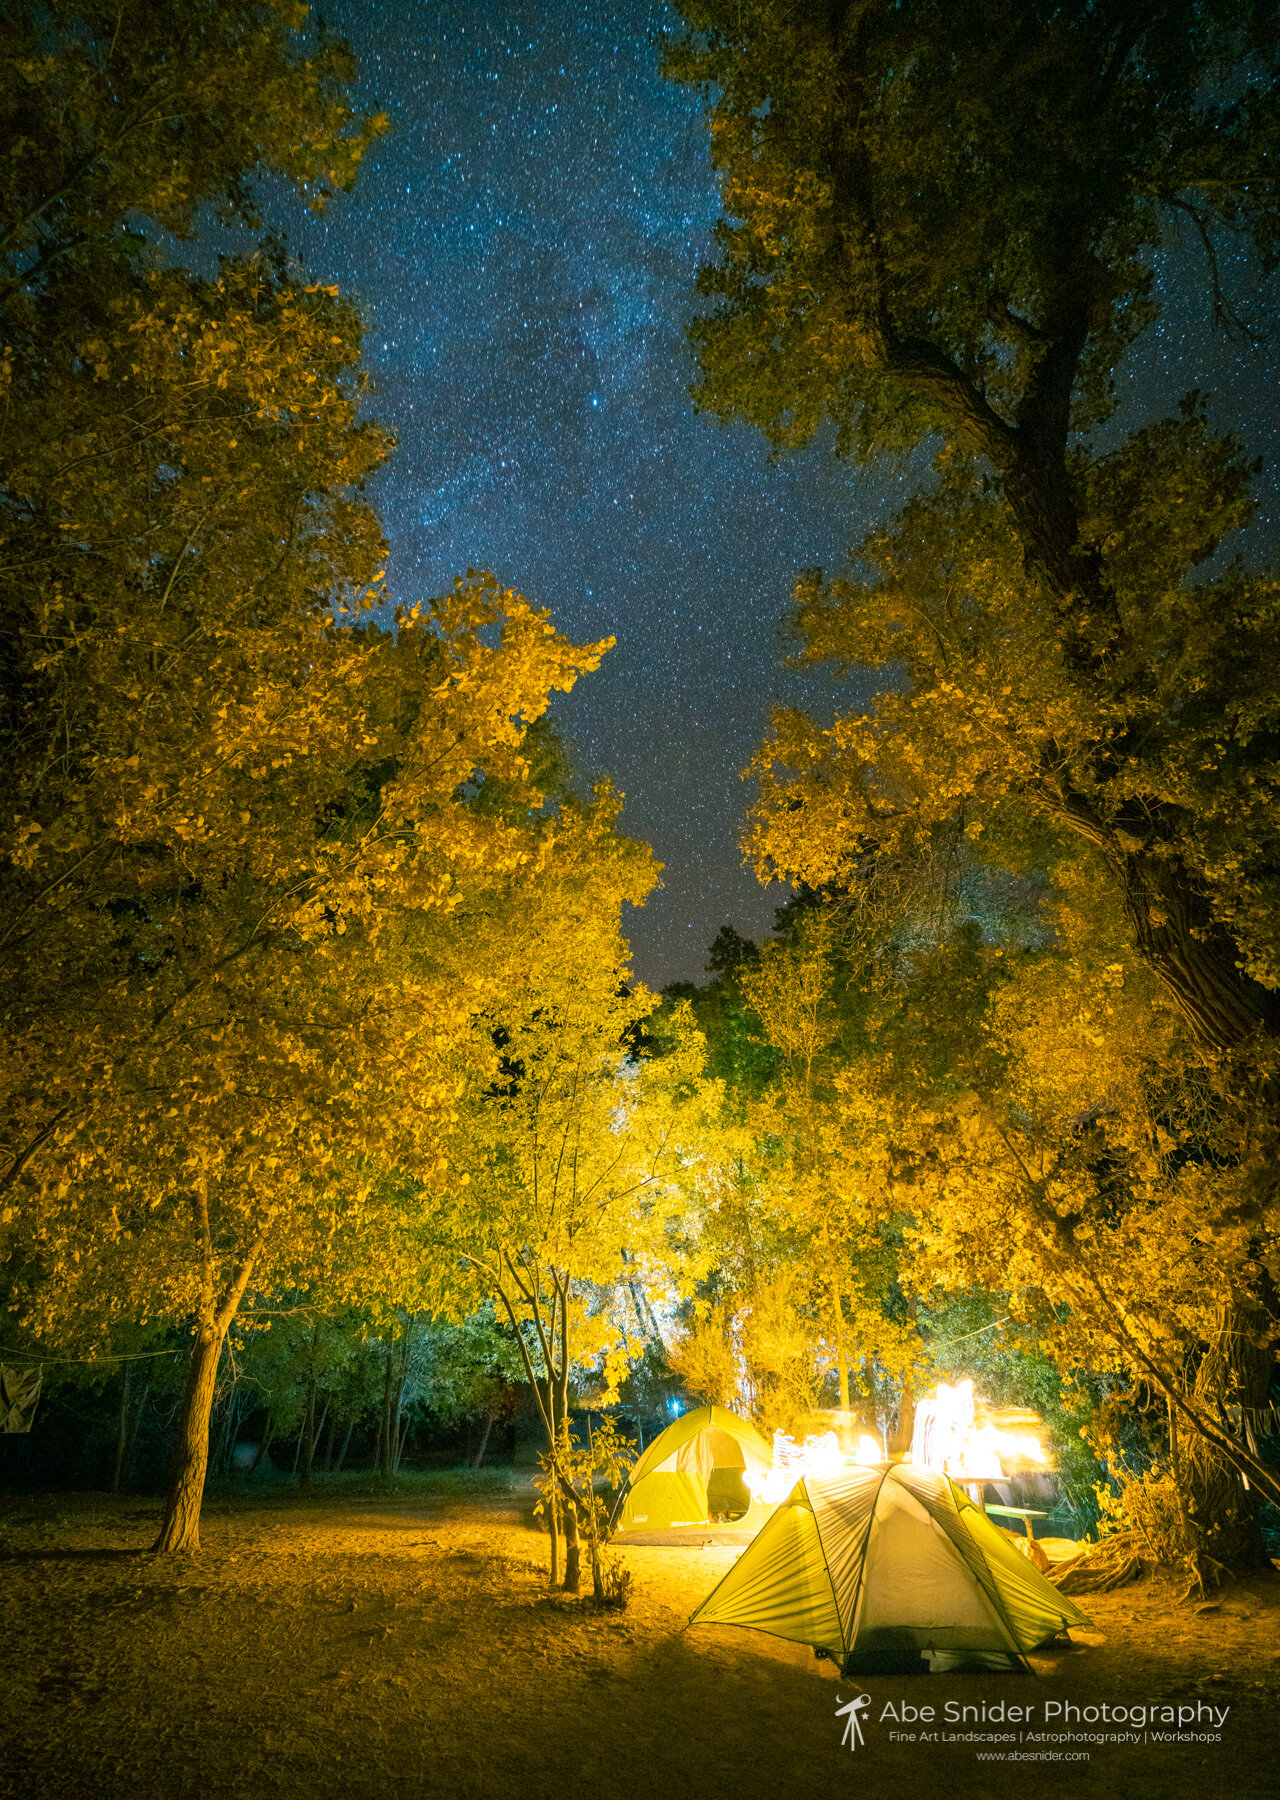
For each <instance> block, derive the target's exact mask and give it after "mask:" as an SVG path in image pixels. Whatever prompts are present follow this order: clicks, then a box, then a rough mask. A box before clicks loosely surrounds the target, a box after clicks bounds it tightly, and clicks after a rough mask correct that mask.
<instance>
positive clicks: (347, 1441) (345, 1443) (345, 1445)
mask: <svg viewBox="0 0 1280 1800" xmlns="http://www.w3.org/2000/svg"><path fill="white" fill-rule="evenodd" d="M355 1428H356V1422H355V1420H354V1419H348V1420H347V1435H346V1437H344V1438H343V1440H342V1448H341V1450H339V1452H338V1463H337V1467H336V1468H335V1469H334V1471H333V1472H334V1474H335V1475H340V1474H341V1473H342V1465H343V1463H344V1462H346V1460H347V1451H348V1450H349V1449H350V1448H351V1434H352V1432H353V1431H354V1430H355Z"/></svg>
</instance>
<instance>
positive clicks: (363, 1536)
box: [0, 1477, 1280, 1800]
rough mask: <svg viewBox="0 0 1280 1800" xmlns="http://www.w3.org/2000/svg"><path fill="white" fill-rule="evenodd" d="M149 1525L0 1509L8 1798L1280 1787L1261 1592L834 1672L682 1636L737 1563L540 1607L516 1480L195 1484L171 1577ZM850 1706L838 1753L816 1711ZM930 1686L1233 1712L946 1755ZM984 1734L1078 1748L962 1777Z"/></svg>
mask: <svg viewBox="0 0 1280 1800" xmlns="http://www.w3.org/2000/svg"><path fill="white" fill-rule="evenodd" d="M157 1514H158V1507H157V1505H156V1504H155V1503H154V1502H151V1503H144V1502H142V1501H140V1500H137V1499H134V1500H122V1501H112V1500H109V1499H107V1498H105V1497H103V1496H99V1495H84V1496H67V1495H57V1496H54V1497H51V1498H49V1499H39V1498H25V1497H24V1498H14V1499H3V1500H0V1658H2V1666H0V1795H3V1796H5V1800H9V1797H10V1796H12V1797H15V1800H34V1797H39V1800H45V1797H46V1796H47V1797H48V1800H80V1797H81V1796H84V1797H88V1796H93V1800H117V1797H119V1800H124V1797H126V1796H127V1797H128V1800H186V1797H187V1796H192V1797H194V1796H200V1797H201V1800H223V1797H225V1796H232V1795H234V1796H240V1795H244V1796H253V1797H254V1800H257V1797H258V1796H264V1795H276V1794H283V1795H288V1796H293V1795H298V1796H302V1795H305V1796H307V1797H308V1800H331V1797H332V1800H364V1797H365V1796H368V1797H369V1800H373V1797H374V1796H376V1797H377V1800H392V1797H395V1800H400V1797H402V1796H403V1797H414V1796H418V1795H432V1796H434V1795H442V1796H450V1797H451V1800H452V1797H455V1796H456V1797H457V1800H472V1797H475V1800H498V1797H505V1796H508V1795H510V1796H519V1797H520V1800H543V1797H544V1796H546V1797H547V1800H551V1796H555V1800H606V1797H607V1800H649V1797H650V1796H653V1797H654V1800H659V1797H661V1800H684V1797H685V1796H689V1800H694V1797H696V1800H720V1796H725V1800H775V1797H779V1800H790V1797H791V1796H797V1797H799V1796H805V1797H813V1800H827V1796H835V1795H840V1796H845V1795H849V1796H854V1795H856V1796H859V1797H860V1800H861V1797H862V1796H872V1797H873V1800H880V1797H881V1796H884V1797H885V1800H898V1796H899V1795H907V1794H910V1795H911V1796H912V1797H913V1800H914V1797H917V1796H918V1797H920V1800H929V1797H931V1796H933V1795H938V1796H944V1795H945V1796H947V1797H948V1800H967V1797H968V1796H971V1795H972V1796H979V1795H981V1796H1006V1795H1008V1796H1013V1795H1016V1796H1018V1800H1026V1797H1027V1796H1039V1795H1041V1794H1058V1793H1064V1794H1069V1795H1071V1796H1073V1797H1074V1796H1077V1795H1079V1796H1092V1795H1104V1794H1105V1795H1125V1796H1130V1795H1140V1796H1151V1797H1152V1800H1183V1797H1186V1800H1192V1797H1194V1800H1217V1797H1218V1796H1221V1797H1222V1800H1252V1797H1253V1796H1263V1795H1266V1796H1268V1797H1269V1800H1274V1797H1275V1796H1276V1795H1278V1794H1280V1772H1278V1765H1280V1755H1278V1754H1277V1752H1278V1750H1280V1730H1278V1729H1277V1709H1278V1707H1280V1632H1278V1631H1277V1624H1278V1623H1280V1577H1278V1578H1274V1579H1270V1580H1267V1579H1258V1580H1256V1581H1252V1582H1249V1583H1245V1584H1241V1585H1238V1586H1236V1587H1232V1588H1230V1589H1228V1590H1227V1591H1226V1592H1225V1593H1224V1595H1223V1596H1222V1598H1221V1601H1220V1603H1219V1604H1218V1605H1217V1606H1216V1607H1214V1608H1213V1609H1212V1610H1208V1611H1203V1610H1202V1611H1197V1610H1195V1608H1194V1607H1193V1606H1189V1605H1184V1604H1180V1603H1179V1602H1178V1598H1177V1592H1176V1590H1175V1589H1174V1588H1172V1587H1170V1586H1169V1585H1167V1584H1165V1583H1164V1582H1161V1581H1149V1582H1145V1583H1142V1584H1138V1585H1134V1586H1131V1587H1128V1588H1125V1589H1123V1590H1121V1591H1120V1592H1118V1593H1116V1594H1114V1595H1107V1596H1102V1597H1100V1598H1097V1599H1094V1598H1090V1599H1088V1600H1085V1601H1082V1602H1081V1604H1082V1605H1083V1606H1084V1607H1085V1609H1086V1610H1088V1611H1089V1612H1091V1613H1092V1615H1093V1618H1094V1623H1095V1626H1096V1629H1095V1630H1093V1631H1090V1632H1088V1633H1078V1634H1076V1635H1077V1638H1078V1639H1080V1640H1083V1641H1078V1642H1076V1643H1075V1644H1073V1646H1072V1647H1071V1648H1064V1649H1061V1650H1058V1651H1055V1652H1054V1653H1052V1654H1046V1655H1038V1656H1037V1657H1036V1658H1035V1659H1034V1662H1035V1668H1036V1677H1037V1679H1034V1680H1033V1679H1031V1678H1029V1677H1027V1676H1026V1675H1021V1676H1013V1675H1004V1676H995V1675H992V1676H974V1675H949V1676H947V1675H939V1676H925V1677H919V1676H917V1677H912V1678H907V1677H899V1678H889V1677H882V1678H869V1679H864V1680H861V1681H854V1682H852V1683H850V1682H844V1681H840V1680H838V1679H837V1678H836V1676H835V1673H834V1670H833V1669H832V1668H831V1666H830V1665H829V1664H820V1663H818V1662H816V1661H815V1660H814V1659H813V1657H812V1654H811V1652H809V1651H808V1650H807V1649H801V1648H797V1647H794V1646H791V1645H787V1644H784V1643H781V1642H779V1641H776V1640H774V1639H770V1638H768V1637H764V1636H762V1635H760V1634H758V1633H755V1632H744V1631H734V1630H729V1629H725V1628H719V1627H716V1628H708V1627H695V1628H693V1629H692V1630H689V1631H686V1630H685V1629H684V1626H685V1622H686V1620H687V1618H688V1616H689V1614H690V1612H692V1610H693V1608H694V1606H695V1605H696V1604H697V1602H698V1601H699V1600H700V1599H701V1598H702V1597H703V1596H704V1595H705V1594H706V1593H708V1592H709V1591H710V1589H711V1588H712V1587H713V1586H714V1584H715V1583H716V1581H717V1580H718V1579H719V1578H720V1576H721V1575H722V1574H723V1573H724V1571H725V1570H726V1569H727V1568H728V1567H729V1566H730V1564H731V1563H732V1561H733V1559H734V1557H735V1556H736V1555H738V1554H739V1552H738V1551H737V1550H736V1549H733V1548H727V1549H726V1548H715V1547H711V1548H707V1549H705V1550H675V1551H672V1550H664V1549H656V1548H632V1549H629V1550H627V1551H625V1552H623V1554H624V1555H625V1558H626V1561H627V1563H628V1565H629V1566H630V1568H631V1570H632V1572H633V1577H634V1581H633V1590H632V1598H631V1603H630V1605H629V1606H628V1608H627V1610H626V1611H624V1612H621V1613H612V1612H601V1611H598V1610H596V1609H595V1608H594V1607H593V1606H592V1605H591V1604H590V1602H589V1601H576V1602H575V1601H570V1600H567V1599H565V1598H563V1597H561V1596H558V1595H554V1594H552V1593H550V1592H549V1591H548V1589H547V1586H546V1573H545V1570H546V1551H547V1541H546V1538H545V1537H543V1536H541V1535H539V1534H538V1533H537V1532H536V1531H534V1530H533V1529H532V1527H531V1522H530V1520H531V1495H530V1494H529V1492H528V1491H527V1490H526V1489H523V1488H522V1487H521V1486H520V1485H519V1484H515V1483H510V1484H509V1483H508V1482H507V1480H506V1478H505V1477H502V1478H500V1479H498V1480H496V1481H493V1480H491V1481H490V1482H489V1483H487V1484H484V1485H481V1484H478V1483H477V1484H471V1485H468V1484H465V1483H463V1484H460V1483H458V1482H457V1481H456V1480H450V1479H449V1478H447V1477H438V1478H430V1477H428V1478H424V1479H423V1480H422V1481H421V1482H420V1483H417V1484H415V1485H414V1486H413V1487H412V1489H411V1490H410V1491H405V1492H401V1493H398V1494H395V1495H392V1496H385V1497H383V1496H377V1495H373V1494H371V1493H369V1492H364V1493H361V1492H358V1491H353V1490H352V1489H351V1488H350V1487H347V1488H340V1489H334V1490H321V1491H320V1492H319V1493H318V1494H317V1495H316V1497H314V1498H313V1499H310V1500H307V1501H299V1500H298V1499H296V1498H295V1497H293V1496H291V1495H287V1494H285V1493H282V1492H280V1491H279V1490H276V1491H265V1492H259V1493H255V1492H252V1491H250V1492H249V1493H246V1494H244V1495H242V1496H236V1497H230V1498H226V1497H215V1498H214V1499H212V1500H210V1501H209V1502H208V1503H207V1504H206V1508H205V1519H204V1526H203V1540H204V1548H203V1551H202V1553H201V1555H200V1556H199V1557H198V1558H195V1559H182V1560H178V1561H160V1560H157V1559H154V1558H152V1557H150V1556H149V1555H148V1554H147V1553H146V1546H147V1544H148V1541H149V1533H150V1530H151V1529H152V1528H153V1527H154V1523H155V1519H156V1517H157ZM860 1692H865V1693H867V1694H869V1695H870V1697H871V1700H870V1705H869V1706H868V1707H867V1708H866V1709H865V1712H864V1717H865V1719H866V1720H867V1723H866V1726H865V1731H864V1736H865V1741H864V1742H863V1744H862V1745H861V1746H860V1747H858V1748H856V1749H855V1750H854V1752H853V1753H852V1754H851V1753H850V1751H849V1749H848V1747H847V1746H845V1745H844V1744H842V1741H841V1740H842V1732H843V1730H844V1720H843V1719H841V1718H838V1717H837V1716H836V1707H837V1705H838V1704H840V1703H843V1702H847V1701H849V1700H851V1699H854V1698H856V1697H857V1696H858V1695H859V1693H860ZM948 1700H950V1701H954V1702H955V1703H956V1704H957V1705H965V1706H981V1704H982V1703H984V1702H985V1703H986V1704H987V1705H988V1707H990V1705H991V1703H993V1702H996V1701H999V1700H1004V1701H1005V1702H1006V1703H1007V1704H1015V1705H1020V1706H1027V1705H1031V1706H1032V1707H1033V1708H1035V1709H1037V1710H1038V1711H1042V1710H1043V1707H1044V1705H1045V1703H1046V1702H1051V1701H1052V1702H1057V1703H1059V1704H1063V1703H1070V1704H1074V1705H1076V1706H1079V1707H1082V1708H1084V1707H1096V1706H1099V1705H1101V1704H1104V1703H1105V1704H1107V1705H1109V1706H1111V1707H1116V1706H1129V1705H1133V1704H1148V1705H1149V1704H1152V1703H1155V1704H1163V1705H1183V1706H1196V1705H1197V1704H1198V1703H1200V1704H1203V1705H1204V1706H1212V1707H1214V1708H1216V1709H1218V1711H1219V1712H1221V1709H1222V1708H1223V1707H1229V1709H1230V1710H1229V1712H1228V1714H1227V1717H1226V1721H1225V1724H1224V1725H1223V1727H1222V1729H1221V1732H1220V1733H1218V1734H1217V1735H1219V1736H1220V1740H1221V1741H1219V1742H1214V1743H1179V1744H1156V1743H1154V1742H1153V1741H1151V1739H1150V1735H1149V1732H1148V1735H1147V1738H1146V1741H1141V1742H1138V1743H1136V1744H1129V1743H1125V1744H1116V1743H1105V1744H1098V1743H1089V1742H1087V1741H1075V1742H1072V1743H1049V1744H1039V1743H1037V1744H1032V1743H1031V1742H1029V1741H1028V1740H1027V1739H1026V1738H1024V1740H1023V1743H1022V1744H1021V1745H1020V1746H1019V1745H1018V1744H1017V1743H1016V1742H1015V1743H1012V1744H1010V1743H1000V1742H997V1741H994V1739H993V1740H989V1741H986V1742H977V1743H975V1742H956V1741H952V1742H947V1741H945V1739H944V1734H945V1733H946V1732H948V1731H949V1732H950V1733H952V1734H953V1736H955V1735H957V1734H963V1733H966V1732H973V1731H979V1732H980V1731H983V1730H986V1731H989V1732H991V1733H993V1734H995V1733H997V1732H1000V1731H1005V1732H1008V1731H1011V1730H1014V1728H1013V1727H1010V1726H1008V1725H1007V1724H1006V1725H991V1724H988V1725H986V1726H982V1725H981V1724H978V1725H974V1724H972V1723H970V1724H962V1723H956V1724H951V1725H945V1724H942V1725H939V1724H935V1725H934V1726H933V1727H932V1729H933V1731H934V1732H936V1733H937V1734H938V1735H937V1737H936V1739H935V1740H933V1741H924V1740H922V1739H921V1738H920V1737H919V1736H918V1737H917V1741H916V1742H914V1743H912V1742H905V1741H900V1740H899V1741H895V1740H894V1739H893V1738H892V1737H891V1735H890V1734H891V1732H893V1731H895V1730H899V1731H910V1730H912V1729H913V1727H912V1726H911V1725H910V1724H898V1723H895V1722H894V1721H893V1720H891V1719H886V1718H885V1717H884V1709H885V1706H886V1704H887V1703H889V1702H892V1703H893V1705H894V1706H895V1707H899V1708H900V1707H902V1706H903V1704H904V1703H905V1704H909V1705H912V1706H916V1707H920V1706H923V1705H933V1706H934V1707H935V1708H936V1709H937V1712H938V1715H939V1719H941V1715H942V1708H943V1706H944V1705H945V1703H946V1702H947V1701H948ZM1032 1728H1033V1729H1035V1730H1040V1731H1043V1730H1051V1731H1053V1732H1055V1733H1060V1732H1062V1731H1063V1730H1069V1731H1072V1732H1075V1733H1077V1734H1083V1735H1084V1737H1085V1738H1087V1737H1089V1736H1091V1735H1094V1734H1097V1733H1099V1732H1106V1731H1113V1732H1114V1731H1122V1730H1124V1729H1126V1727H1125V1726H1122V1725H1115V1724H1102V1723H1089V1722H1087V1721H1082V1722H1080V1723H1070V1724H1067V1725H1064V1724H1062V1723H1061V1722H1055V1723H1054V1724H1052V1725H1048V1726H1046V1725H1045V1724H1043V1723H1042V1722H1038V1723H1036V1724H1035V1725H1034V1726H1033V1727H1032ZM914 1729H916V1730H917V1732H918V1731H919V1730H920V1727H918V1726H917V1727H914ZM1161 1729H1164V1727H1161ZM1197 1729H1198V1730H1199V1731H1201V1732H1210V1733H1211V1732H1212V1728H1211V1727H1208V1726H1206V1725H1203V1724H1202V1725H1200V1726H1199V1727H1198V1728H1197ZM1015 1735H1016V1734H1015ZM1142 1735H1143V1734H1142V1733H1141V1732H1139V1733H1138V1736H1139V1737H1140V1738H1141V1737H1142ZM1011 1749H1013V1750H1017V1751H1018V1752H1019V1754H1020V1755H1021V1756H1022V1757H1024V1758H1025V1757H1029V1756H1030V1755H1031V1754H1032V1753H1033V1752H1034V1754H1035V1755H1036V1756H1037V1757H1040V1756H1054V1757H1063V1756H1066V1755H1068V1754H1070V1755H1071V1756H1073V1757H1083V1756H1085V1755H1087V1756H1088V1758H1089V1760H1088V1761H1083V1760H1078V1761H1071V1762H1067V1761H1047V1760H1036V1761H1030V1760H1022V1761H1019V1762H1003V1763H999V1762H992V1761H982V1762H980V1761H979V1760H978V1757H979V1754H980V1753H981V1754H983V1755H988V1756H989V1755H991V1754H993V1753H994V1754H998V1753H1000V1752H1002V1751H1003V1752H1005V1753H1007V1752H1008V1751H1009V1750H1011Z"/></svg>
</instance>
